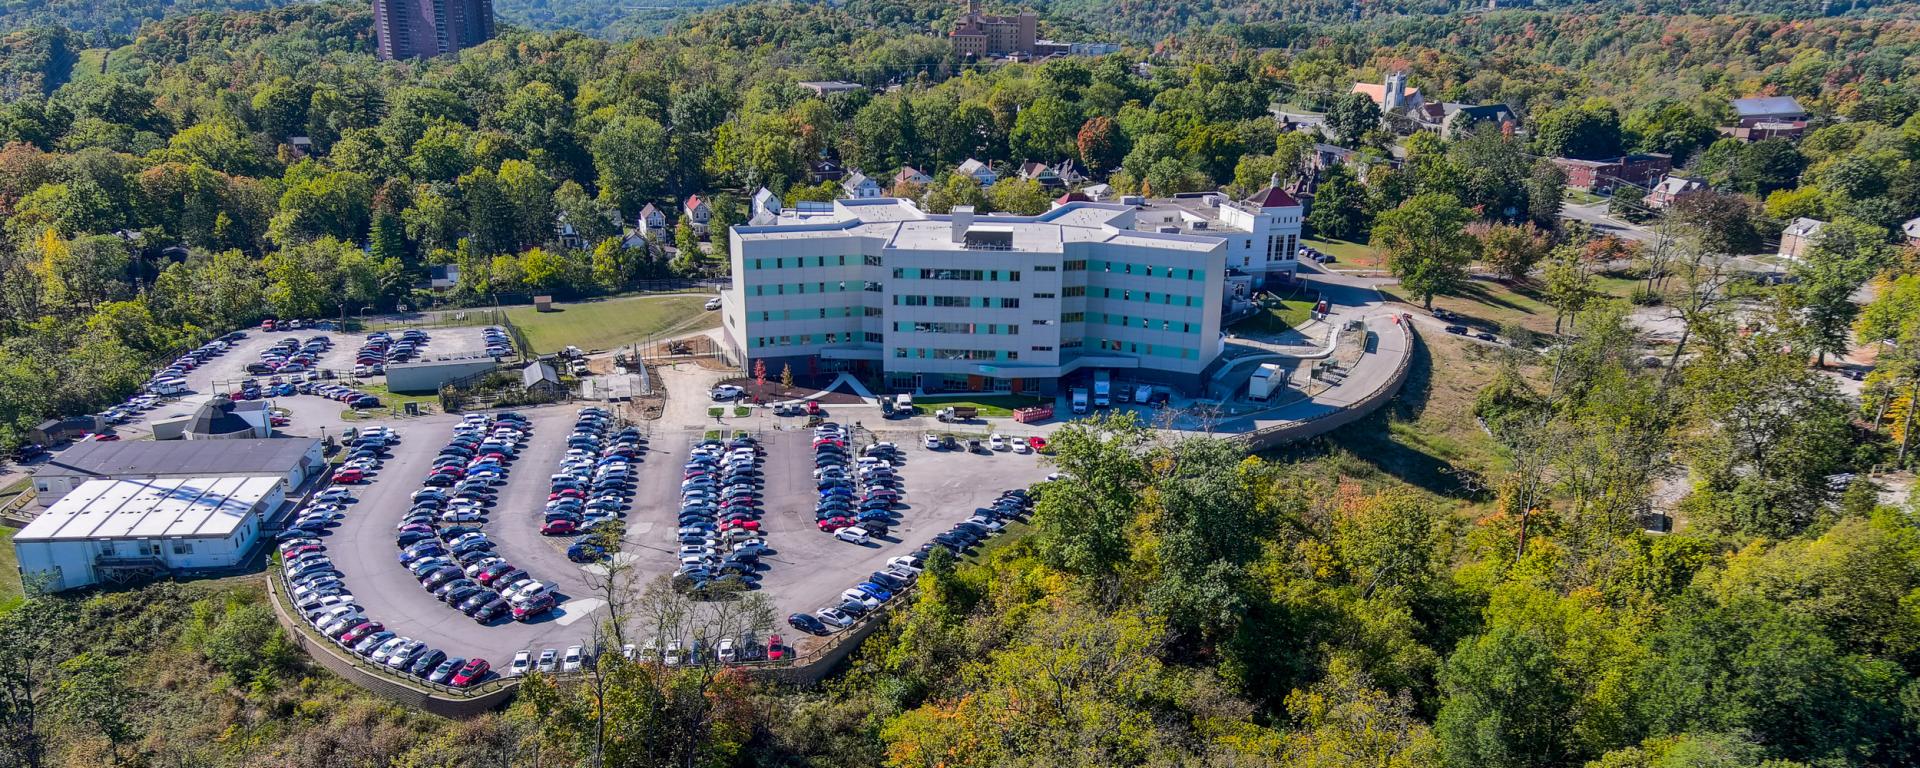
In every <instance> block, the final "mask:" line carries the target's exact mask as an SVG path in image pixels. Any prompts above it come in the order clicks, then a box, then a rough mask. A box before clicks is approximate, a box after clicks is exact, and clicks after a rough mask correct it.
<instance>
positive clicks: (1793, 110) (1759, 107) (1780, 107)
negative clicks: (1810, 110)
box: [1733, 96, 1807, 117]
mask: <svg viewBox="0 0 1920 768" xmlns="http://www.w3.org/2000/svg"><path fill="white" fill-rule="evenodd" d="M1733 111H1734V113H1735V114H1737V115H1739V116H1741V117H1776V116H1781V115H1804V114H1806V113H1807V110H1806V109H1804V108H1802V107H1801V106H1800V100H1799V99H1796V98H1794V97H1792V96H1754V97H1751V98H1745V99H1734V100H1733Z"/></svg>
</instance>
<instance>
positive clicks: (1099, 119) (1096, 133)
mask: <svg viewBox="0 0 1920 768" xmlns="http://www.w3.org/2000/svg"><path fill="white" fill-rule="evenodd" d="M1126 140H1127V138H1126V135H1125V134H1123V133H1121V132H1120V125H1119V124H1118V123H1115V122H1114V121H1113V118H1111V117H1107V116H1106V115H1095V116H1094V117H1093V119H1091V120H1088V121H1087V122H1086V124H1085V125H1082V126H1080V134H1079V136H1078V137H1077V138H1076V141H1075V144H1076V145H1078V148H1079V150H1080V162H1082V163H1085V164H1086V167H1087V172H1088V173H1090V174H1093V175H1095V176H1099V175H1100V174H1102V173H1105V172H1106V171H1109V170H1112V169H1114V168H1118V167H1120V160H1121V159H1122V158H1125V157H1126V156H1127V148H1126Z"/></svg>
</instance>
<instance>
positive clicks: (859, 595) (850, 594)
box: [840, 589, 880, 611]
mask: <svg viewBox="0 0 1920 768" xmlns="http://www.w3.org/2000/svg"><path fill="white" fill-rule="evenodd" d="M840 598H841V599H842V600H852V601H854V602H856V603H859V604H861V605H864V606H866V607H867V610H869V611H871V610H873V609H875V608H878V607H880V599H879V598H877V597H874V596H873V595H869V594H867V593H865V592H862V591H860V590H857V589H849V590H847V591H845V592H842V593H840Z"/></svg>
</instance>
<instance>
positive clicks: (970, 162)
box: [954, 157, 1000, 187]
mask: <svg viewBox="0 0 1920 768" xmlns="http://www.w3.org/2000/svg"><path fill="white" fill-rule="evenodd" d="M954 170H955V171H957V172H959V173H960V174H961V175H963V176H972V177H973V180H974V181H977V182H980V186H982V187H991V186H993V183H994V182H996V181H999V180H1000V174H997V173H994V172H993V168H992V167H991V166H989V165H987V164H986V163H983V162H980V161H978V160H975V159H973V158H971V157H969V158H967V161H966V162H964V163H961V164H960V167H958V168H955V169H954Z"/></svg>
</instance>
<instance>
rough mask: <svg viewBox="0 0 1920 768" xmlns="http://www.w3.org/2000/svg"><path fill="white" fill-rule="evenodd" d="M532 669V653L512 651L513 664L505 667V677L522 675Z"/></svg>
mask: <svg viewBox="0 0 1920 768" xmlns="http://www.w3.org/2000/svg"><path fill="white" fill-rule="evenodd" d="M532 667H533V651H514V652H513V663H512V664H509V665H507V677H516V676H519V675H524V674H526V673H527V670H528V669H530V668H532Z"/></svg>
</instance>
